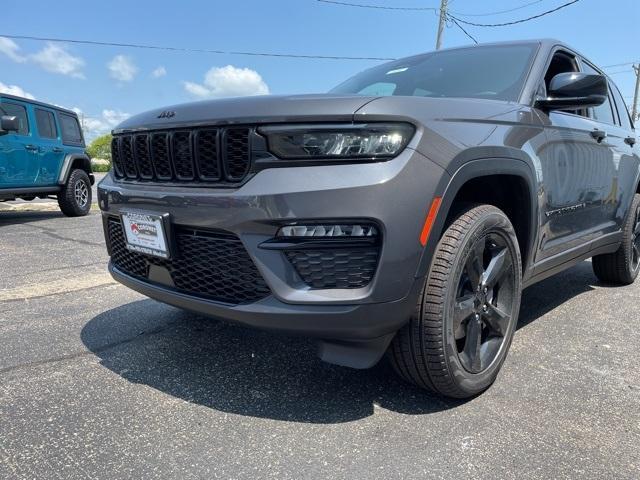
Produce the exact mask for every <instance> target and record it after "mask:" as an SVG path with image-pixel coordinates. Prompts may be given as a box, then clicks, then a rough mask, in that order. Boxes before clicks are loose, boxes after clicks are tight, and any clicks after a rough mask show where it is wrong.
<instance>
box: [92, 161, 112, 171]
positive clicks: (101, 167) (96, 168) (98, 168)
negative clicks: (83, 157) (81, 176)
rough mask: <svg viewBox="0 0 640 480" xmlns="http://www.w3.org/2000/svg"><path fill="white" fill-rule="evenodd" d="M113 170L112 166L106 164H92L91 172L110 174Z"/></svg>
mask: <svg viewBox="0 0 640 480" xmlns="http://www.w3.org/2000/svg"><path fill="white" fill-rule="evenodd" d="M110 168H111V165H107V164H105V163H92V164H91V171H93V172H94V173H95V172H108V171H109V169H110Z"/></svg>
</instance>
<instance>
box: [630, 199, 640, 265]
mask: <svg viewBox="0 0 640 480" xmlns="http://www.w3.org/2000/svg"><path fill="white" fill-rule="evenodd" d="M639 266H640V208H638V211H637V212H636V221H635V223H634V226H633V233H632V234H631V270H632V271H634V272H635V271H636V270H637V269H638V267H639Z"/></svg>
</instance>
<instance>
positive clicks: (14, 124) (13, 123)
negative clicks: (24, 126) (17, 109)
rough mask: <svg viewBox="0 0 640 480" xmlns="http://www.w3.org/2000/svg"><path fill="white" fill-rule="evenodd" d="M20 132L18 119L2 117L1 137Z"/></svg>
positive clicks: (7, 116) (0, 123)
mask: <svg viewBox="0 0 640 480" xmlns="http://www.w3.org/2000/svg"><path fill="white" fill-rule="evenodd" d="M18 130H20V120H18V117H10V116H9V115H2V117H0V135H6V134H7V133H9V132H17V131H18Z"/></svg>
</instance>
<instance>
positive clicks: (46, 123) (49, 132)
mask: <svg viewBox="0 0 640 480" xmlns="http://www.w3.org/2000/svg"><path fill="white" fill-rule="evenodd" d="M36 124H37V125H38V133H39V134H40V136H41V137H42V138H58V130H57V128H56V121H55V119H54V118H53V113H51V112H48V111H46V110H41V109H39V108H36Z"/></svg>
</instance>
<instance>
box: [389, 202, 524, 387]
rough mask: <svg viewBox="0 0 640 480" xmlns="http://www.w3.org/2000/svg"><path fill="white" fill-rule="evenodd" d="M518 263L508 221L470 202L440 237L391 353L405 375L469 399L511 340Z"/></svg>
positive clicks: (485, 383)
mask: <svg viewBox="0 0 640 480" xmlns="http://www.w3.org/2000/svg"><path fill="white" fill-rule="evenodd" d="M521 294H522V265H521V260H520V251H519V248H518V240H517V238H516V234H515V231H514V229H513V226H512V225H511V222H510V221H509V219H508V218H507V216H506V215H505V214H504V213H503V212H502V211H501V210H499V209H498V208H496V207H493V206H490V205H478V206H471V207H469V208H467V209H465V210H464V211H463V212H462V213H461V214H459V215H458V216H457V217H456V218H455V220H454V221H453V223H451V225H450V226H449V228H448V229H447V230H446V232H445V233H444V235H443V236H442V238H441V240H440V242H439V243H438V246H437V248H436V251H435V253H434V257H433V260H432V263H431V268H430V271H429V274H428V276H427V278H426V280H425V286H424V289H423V293H422V295H421V297H420V299H419V301H418V304H417V306H416V309H415V311H414V314H413V315H412V318H411V319H410V321H409V323H408V324H407V325H406V326H405V327H403V328H402V329H401V330H400V331H399V332H398V334H397V335H396V337H395V338H394V340H393V342H392V345H391V348H390V351H389V357H390V359H391V363H392V365H393V366H394V368H395V370H396V371H397V372H398V373H399V374H400V375H401V376H402V377H403V378H404V379H406V380H408V381H410V382H412V383H415V384H416V385H418V386H420V387H423V388H427V389H430V390H434V391H436V392H438V393H441V394H443V395H447V396H450V397H456V398H466V397H470V396H473V395H476V394H478V393H480V392H482V391H483V390H485V389H487V388H488V387H489V386H490V385H491V384H492V383H493V381H494V380H495V378H496V376H497V375H498V371H499V370H500V367H501V366H502V363H503V362H504V359H505V357H506V355H507V351H508V350H509V346H510V345H511V339H512V337H513V332H514V330H515V326H516V323H517V320H518V312H519V310H520V297H521Z"/></svg>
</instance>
